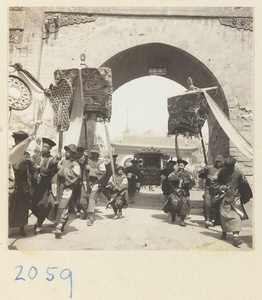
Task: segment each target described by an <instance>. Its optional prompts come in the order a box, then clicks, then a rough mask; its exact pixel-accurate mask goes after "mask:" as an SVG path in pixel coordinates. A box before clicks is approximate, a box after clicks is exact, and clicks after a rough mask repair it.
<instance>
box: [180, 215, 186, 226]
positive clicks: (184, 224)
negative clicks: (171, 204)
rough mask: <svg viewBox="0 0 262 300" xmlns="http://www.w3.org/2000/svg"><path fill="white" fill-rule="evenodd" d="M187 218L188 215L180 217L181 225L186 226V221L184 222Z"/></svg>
mask: <svg viewBox="0 0 262 300" xmlns="http://www.w3.org/2000/svg"><path fill="white" fill-rule="evenodd" d="M185 218H186V216H181V217H180V226H182V227H186V223H185V222H184V221H185Z"/></svg>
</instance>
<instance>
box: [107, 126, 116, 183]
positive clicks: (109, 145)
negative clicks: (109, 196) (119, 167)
mask: <svg viewBox="0 0 262 300" xmlns="http://www.w3.org/2000/svg"><path fill="white" fill-rule="evenodd" d="M105 132H106V141H107V148H108V154H109V158H110V163H111V169H112V175H113V182H114V184H115V182H116V174H115V166H114V161H113V155H112V149H111V142H110V137H109V131H108V127H107V124H106V122H105Z"/></svg>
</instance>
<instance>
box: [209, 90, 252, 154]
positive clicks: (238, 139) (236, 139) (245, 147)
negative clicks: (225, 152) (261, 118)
mask: <svg viewBox="0 0 262 300" xmlns="http://www.w3.org/2000/svg"><path fill="white" fill-rule="evenodd" d="M204 94H205V97H206V100H207V103H208V105H209V107H210V109H211V111H212V113H213V114H214V116H215V118H216V120H217V121H218V123H219V125H220V126H221V128H222V129H223V130H224V132H225V133H226V135H227V136H228V137H229V138H230V140H231V141H232V142H233V143H234V144H235V145H236V147H237V148H238V149H239V150H240V151H241V152H242V153H243V154H244V155H245V156H246V157H247V158H249V159H252V158H253V148H252V146H251V145H250V144H249V143H248V142H247V141H246V139H245V138H244V137H243V136H242V135H241V134H240V133H239V132H238V131H237V130H236V128H235V127H234V126H233V125H232V124H231V122H230V121H229V119H228V118H227V116H226V115H225V113H224V112H223V111H222V110H221V108H220V107H219V106H218V105H217V103H216V102H215V101H214V100H213V99H212V97H210V96H209V95H208V93H207V92H206V91H204Z"/></svg>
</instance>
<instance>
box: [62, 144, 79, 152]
mask: <svg viewBox="0 0 262 300" xmlns="http://www.w3.org/2000/svg"><path fill="white" fill-rule="evenodd" d="M64 149H65V150H66V151H67V150H69V151H71V152H73V153H75V154H77V147H76V145H75V144H70V145H68V146H65V147H64Z"/></svg>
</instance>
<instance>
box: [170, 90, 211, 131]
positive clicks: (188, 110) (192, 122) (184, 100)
mask: <svg viewBox="0 0 262 300" xmlns="http://www.w3.org/2000/svg"><path fill="white" fill-rule="evenodd" d="M204 90H206V92H207V93H208V94H210V95H212V96H214V95H215V94H216V92H217V87H212V88H208V89H201V90H200V89H197V88H194V89H193V90H190V91H186V92H185V93H184V94H181V95H178V96H174V97H171V98H168V100H167V105H168V113H169V119H168V134H175V133H176V132H178V133H180V134H183V135H185V134H189V135H191V136H192V135H195V136H198V133H199V129H201V128H202V127H203V125H204V123H205V121H206V119H207V115H208V111H209V106H208V104H207V101H206V97H205V95H204Z"/></svg>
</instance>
